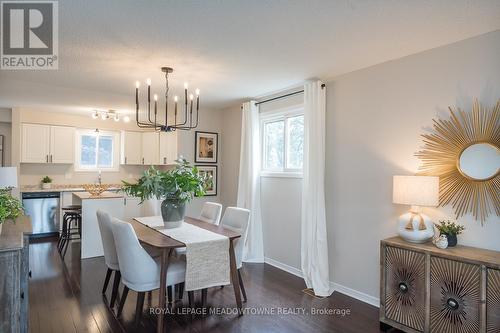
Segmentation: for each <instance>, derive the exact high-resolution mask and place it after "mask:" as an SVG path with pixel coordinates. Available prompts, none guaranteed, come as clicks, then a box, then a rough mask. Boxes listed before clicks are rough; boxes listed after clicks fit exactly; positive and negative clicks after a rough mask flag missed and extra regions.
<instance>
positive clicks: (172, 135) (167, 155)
mask: <svg viewBox="0 0 500 333" xmlns="http://www.w3.org/2000/svg"><path fill="white" fill-rule="evenodd" d="M176 159H177V132H175V131H174V132H161V133H160V164H161V165H169V164H174V163H175V160H176Z"/></svg>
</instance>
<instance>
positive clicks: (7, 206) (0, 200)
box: [0, 190, 24, 234]
mask: <svg viewBox="0 0 500 333" xmlns="http://www.w3.org/2000/svg"><path fill="white" fill-rule="evenodd" d="M23 212H24V211H23V205H22V204H21V201H20V200H19V199H17V198H15V197H13V196H12V195H11V194H10V192H9V190H0V234H1V233H2V225H3V223H4V222H5V221H9V220H11V221H15V220H16V219H17V217H18V216H19V215H21V214H22V213H23Z"/></svg>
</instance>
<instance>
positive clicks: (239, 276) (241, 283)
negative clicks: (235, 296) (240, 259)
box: [238, 269, 247, 302]
mask: <svg viewBox="0 0 500 333" xmlns="http://www.w3.org/2000/svg"><path fill="white" fill-rule="evenodd" d="M238 279H239V280H240V289H241V293H242V294H243V302H246V301H247V292H246V291H245V286H244V285H243V279H242V278H241V271H240V270H239V269H238Z"/></svg>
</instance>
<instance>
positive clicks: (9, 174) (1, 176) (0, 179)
mask: <svg viewBox="0 0 500 333" xmlns="http://www.w3.org/2000/svg"><path fill="white" fill-rule="evenodd" d="M16 187H17V168H16V167H0V190H5V189H7V190H11V189H13V188H16Z"/></svg>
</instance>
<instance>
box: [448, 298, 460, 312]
mask: <svg viewBox="0 0 500 333" xmlns="http://www.w3.org/2000/svg"><path fill="white" fill-rule="evenodd" d="M446 304H448V307H449V308H450V309H452V310H456V309H458V302H457V301H456V300H455V299H453V298H448V300H447V301H446Z"/></svg>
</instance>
